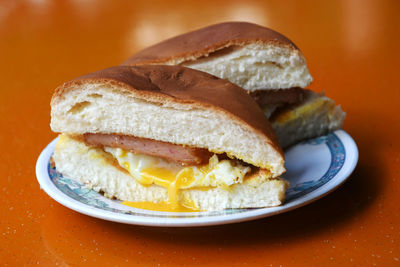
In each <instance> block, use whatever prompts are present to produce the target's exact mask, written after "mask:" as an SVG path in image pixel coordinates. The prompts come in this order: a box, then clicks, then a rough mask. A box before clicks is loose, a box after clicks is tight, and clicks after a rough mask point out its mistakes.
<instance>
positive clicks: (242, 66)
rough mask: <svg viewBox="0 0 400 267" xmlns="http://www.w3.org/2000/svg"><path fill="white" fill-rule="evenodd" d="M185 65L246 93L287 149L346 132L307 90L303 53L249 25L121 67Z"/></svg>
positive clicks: (219, 28)
mask: <svg viewBox="0 0 400 267" xmlns="http://www.w3.org/2000/svg"><path fill="white" fill-rule="evenodd" d="M144 64H146V65H148V64H162V65H181V66H185V67H188V68H192V69H196V70H200V71H203V72H207V73H210V74H212V75H214V76H217V77H219V78H222V79H225V80H228V81H230V82H232V83H234V84H236V85H238V86H239V87H242V88H243V89H245V90H246V91H247V92H248V94H250V95H251V96H252V97H253V98H254V100H256V102H257V104H258V105H259V106H260V107H261V109H262V110H263V111H264V114H265V116H266V117H267V118H268V119H269V121H270V122H271V124H272V127H273V129H274V130H275V133H276V135H277V137H278V139H279V141H280V144H281V145H282V147H284V148H286V147H288V146H290V145H292V144H295V143H297V142H299V141H301V140H304V139H308V138H312V137H316V136H319V135H323V134H326V133H328V132H330V131H333V130H336V129H339V128H341V127H342V124H343V120H344V118H345V113H344V112H343V111H342V109H341V108H340V106H336V105H335V102H334V101H333V100H332V99H330V98H328V97H325V96H324V94H323V93H320V94H317V93H315V92H313V91H311V90H306V89H305V88H306V87H307V86H309V85H310V83H311V82H312V77H311V75H310V73H309V71H308V68H307V65H306V61H305V58H304V56H303V54H302V53H301V51H300V50H299V48H298V47H297V46H296V45H295V44H294V43H293V42H292V41H290V40H289V39H288V38H287V37H285V36H283V35H282V34H280V33H278V32H276V31H273V30H271V29H269V28H266V27H262V26H259V25H256V24H252V23H246V22H226V23H220V24H215V25H211V26H208V27H205V28H202V29H199V30H195V31H192V32H189V33H186V34H182V35H179V36H176V37H173V38H170V39H168V40H165V41H163V42H160V43H158V44H155V45H153V46H150V47H148V48H145V49H144V50H142V51H139V52H138V53H136V54H135V55H133V56H132V57H130V58H129V59H127V60H126V61H125V62H123V63H122V65H144Z"/></svg>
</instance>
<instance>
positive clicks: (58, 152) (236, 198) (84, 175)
mask: <svg viewBox="0 0 400 267" xmlns="http://www.w3.org/2000/svg"><path fill="white" fill-rule="evenodd" d="M53 158H54V161H55V162H56V167H57V170H58V171H59V172H61V173H62V174H63V175H64V176H66V177H70V178H73V179H75V180H78V181H79V182H81V183H83V184H85V185H86V186H87V187H89V188H92V189H94V190H95V191H98V192H103V193H104V195H105V196H106V197H109V198H117V199H121V200H125V201H134V202H136V201H151V202H155V203H157V202H161V201H167V200H168V194H167V189H165V188H164V187H161V186H157V185H150V186H143V185H141V184H140V183H139V182H137V181H136V179H134V178H133V177H132V176H130V175H129V173H128V172H126V171H125V170H123V169H122V168H120V167H119V166H118V164H117V163H113V159H112V158H111V155H110V154H108V153H106V152H104V150H102V149H99V148H93V147H88V146H87V145H86V144H85V143H84V142H82V141H79V140H77V139H74V138H70V137H69V136H68V135H61V136H60V140H59V142H58V143H57V147H56V149H55V151H54V155H53ZM287 187H288V183H287V182H286V181H284V180H282V179H279V178H276V179H268V178H266V177H263V176H262V175H261V174H260V175H259V176H258V177H251V178H249V179H247V180H245V181H244V183H242V184H236V185H233V186H231V187H230V188H229V190H224V189H222V188H210V189H209V190H199V189H182V190H179V191H178V201H179V202H184V199H189V200H191V201H192V202H193V203H194V204H195V206H196V207H197V208H199V209H200V210H207V211H212V210H223V209H227V208H251V207H252V208H256V207H270V206H277V205H281V204H282V202H283V201H284V198H285V191H286V189H287Z"/></svg>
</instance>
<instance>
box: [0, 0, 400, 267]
mask: <svg viewBox="0 0 400 267" xmlns="http://www.w3.org/2000/svg"><path fill="white" fill-rule="evenodd" d="M399 14H400V3H399V1H348V0H343V1H318V0H315V1H311V0H310V1H279V0H276V1H232V0H231V1H222V0H213V1H192V2H191V1H187V0H186V1H183V0H182V1H171V0H170V1H161V0H160V1H94V0H85V1H83V0H82V1H79V0H69V1H67V0H61V1H48V0H25V1H0V78H1V79H0V84H1V85H0V116H1V119H0V132H1V134H0V147H1V149H2V153H1V154H0V162H1V164H0V265H1V264H4V265H9V266H21V265H24V264H37V263H38V264H42V265H48V266H54V265H55V264H59V265H61V266H65V265H82V264H91V265H97V266H105V265H118V266H123V265H131V266H133V265H139V266H153V265H155V266H157V265H158V264H159V265H160V266H182V265H186V266H193V265H213V266H223V265H226V266H281V265H282V266H294V265H295V266H314V265H315V266H328V265H339V264H340V265H344V266H348V265H350V266H353V265H357V266H370V265H375V264H376V265H377V266H399V265H400V245H399V241H400V240H399V238H400V233H399V230H400V225H399V223H400V215H399V213H400V209H399V206H400V189H399V186H400V175H399V171H400V138H399V136H400V132H399V128H400V124H399V121H400V115H399V114H400V112H399V111H398V108H399V104H400V101H399V100H400V97H399V94H400V88H399V69H400V68H399V66H400V65H399V64H400V63H399V62H400V54H399V52H398V51H399V47H400V42H399V39H400V27H399V25H400V15H399ZM226 20H246V21H252V22H255V23H259V24H262V25H265V26H268V27H271V28H273V29H275V30H278V31H280V32H282V33H284V34H285V35H286V36H288V37H289V38H290V39H292V40H293V41H294V42H295V43H296V44H297V45H298V46H299V47H300V49H301V50H302V51H303V53H304V54H305V56H306V58H307V63H308V66H309V69H310V72H311V74H312V75H313V77H314V82H313V84H312V86H311V88H312V89H314V90H316V91H321V90H325V91H326V94H327V95H328V96H329V97H332V98H333V99H335V100H336V101H337V103H340V104H341V105H342V107H343V109H344V110H345V111H346V112H347V119H346V121H345V125H344V129H345V130H346V131H347V132H348V133H350V135H352V136H353V138H354V139H355V141H356V142H357V144H358V146H359V150H360V159H359V163H358V166H357V168H356V170H355V172H354V173H353V175H352V176H351V177H350V179H349V180H348V181H347V182H346V183H345V184H344V185H343V186H342V187H340V188H339V189H338V190H336V191H335V192H333V193H332V194H330V195H328V196H327V197H324V198H323V199H321V200H318V201H317V202H315V203H313V204H311V205H308V206H306V207H303V208H300V209H298V210H295V211H291V212H288V213H285V214H281V215H278V216H274V217H270V218H265V219H261V220H257V221H252V222H247V223H240V224H233V225H226V226H213V227H203V228H151V227H141V226H131V225H123V224H118V223H113V222H107V221H102V220H99V219H95V218H91V217H88V216H85V215H81V214H79V213H77V212H75V211H71V210H69V209H67V208H65V207H63V206H61V205H60V204H58V203H57V202H55V201H54V200H52V199H51V198H50V197H48V196H47V195H46V194H45V193H44V192H43V191H42V190H40V188H39V185H38V183H37V181H36V177H35V163H36V159H37V157H38V155H39V153H40V152H41V150H42V149H43V148H44V147H45V146H46V145H47V144H48V143H49V142H50V141H51V140H52V139H53V138H55V137H56V134H55V133H52V132H51V131H50V128H49V120H50V115H49V114H50V107H49V102H50V98H51V95H52V92H53V90H54V88H55V87H56V86H58V85H60V84H61V83H63V82H64V81H67V80H69V79H72V78H74V77H76V76H79V75H82V74H84V73H87V72H91V71H95V70H99V69H102V68H105V67H109V66H112V65H117V64H119V63H121V62H122V61H123V60H124V59H126V58H127V57H128V56H130V55H131V54H133V53H134V52H136V51H138V49H141V48H143V47H145V46H147V45H150V44H152V43H154V42H157V41H159V40H162V39H164V38H167V37H170V36H173V35H176V34H179V33H183V32H185V31H188V30H192V29H196V28H199V27H203V26H205V25H209V24H212V23H216V22H221V21H226Z"/></svg>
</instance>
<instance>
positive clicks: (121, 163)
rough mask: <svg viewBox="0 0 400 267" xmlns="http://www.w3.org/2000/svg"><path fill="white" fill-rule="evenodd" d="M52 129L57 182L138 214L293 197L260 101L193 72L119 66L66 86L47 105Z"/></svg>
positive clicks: (238, 205)
mask: <svg viewBox="0 0 400 267" xmlns="http://www.w3.org/2000/svg"><path fill="white" fill-rule="evenodd" d="M51 128H52V130H53V131H54V132H57V133H60V135H59V140H58V143H57V145H56V149H55V151H54V154H53V160H54V162H55V166H56V169H57V170H58V171H59V172H61V173H62V174H63V175H64V176H67V177H69V178H72V179H75V180H77V181H79V182H81V183H83V184H85V185H86V186H87V187H89V188H92V189H94V190H96V191H98V192H101V193H103V194H104V195H105V196H106V197H108V198H116V199H119V200H122V201H123V202H122V203H125V204H129V205H132V206H134V207H150V206H151V207H152V208H151V209H153V207H155V208H154V209H158V208H157V205H160V206H164V207H167V208H166V210H169V211H181V210H187V209H189V210H197V211H199V210H201V211H213V210H223V209H228V208H256V207H271V206H277V205H281V204H282V203H283V201H284V198H285V191H286V189H287V188H288V183H287V182H286V181H285V180H283V179H282V178H280V176H281V174H282V173H284V172H285V167H284V156H283V152H282V149H281V147H280V145H279V142H278V140H277V138H276V136H275V134H274V132H273V130H272V128H271V126H270V124H269V122H268V120H267V118H266V117H265V115H264V114H263V112H262V111H261V109H260V108H259V107H258V106H257V105H256V103H255V101H254V99H253V98H252V97H250V95H249V94H247V92H246V91H245V90H243V89H242V88H240V87H238V86H236V85H234V84H232V83H230V82H228V81H226V80H223V79H219V78H217V77H215V76H212V75H210V74H207V73H205V72H201V71H197V70H193V69H190V68H185V67H182V66H165V65H147V66H146V65H143V66H117V67H112V68H108V69H105V70H101V71H97V72H93V73H90V74H87V75H84V76H81V77H79V78H76V79H74V80H71V81H69V82H66V83H64V84H63V85H61V86H59V87H58V88H57V89H56V90H55V92H54V95H53V97H52V100H51ZM154 203H156V204H157V203H158V204H157V205H156V206H154V205H152V204H154ZM149 205H150V206H149Z"/></svg>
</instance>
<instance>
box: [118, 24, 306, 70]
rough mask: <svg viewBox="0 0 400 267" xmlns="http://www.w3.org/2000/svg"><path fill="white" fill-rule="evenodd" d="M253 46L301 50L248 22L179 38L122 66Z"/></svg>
mask: <svg viewBox="0 0 400 267" xmlns="http://www.w3.org/2000/svg"><path fill="white" fill-rule="evenodd" d="M250 43H259V44H274V45H278V46H285V47H289V48H291V49H293V50H299V49H298V48H297V46H296V45H295V44H294V43H293V42H292V41H290V40H289V39H288V38H286V37H285V36H283V35H282V34H280V33H278V32H276V31H274V30H271V29H269V28H266V27H263V26H260V25H257V24H253V23H248V22H225V23H220V24H215V25H211V26H208V27H205V28H201V29H199V30H196V31H192V32H189V33H185V34H182V35H178V36H176V37H173V38H170V39H167V40H165V41H163V42H160V43H158V44H155V45H153V46H150V47H148V48H145V49H144V50H142V51H139V52H138V53H136V54H135V55H134V56H132V57H130V58H129V59H127V60H126V61H125V62H123V63H122V65H142V64H162V63H167V62H169V63H171V64H174V65H175V64H179V63H181V62H174V61H175V60H176V59H180V60H181V61H182V59H184V61H187V60H195V59H197V58H199V57H203V56H207V55H208V54H209V53H212V52H215V51H218V50H220V49H223V48H227V47H231V46H243V45H246V44H250Z"/></svg>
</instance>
